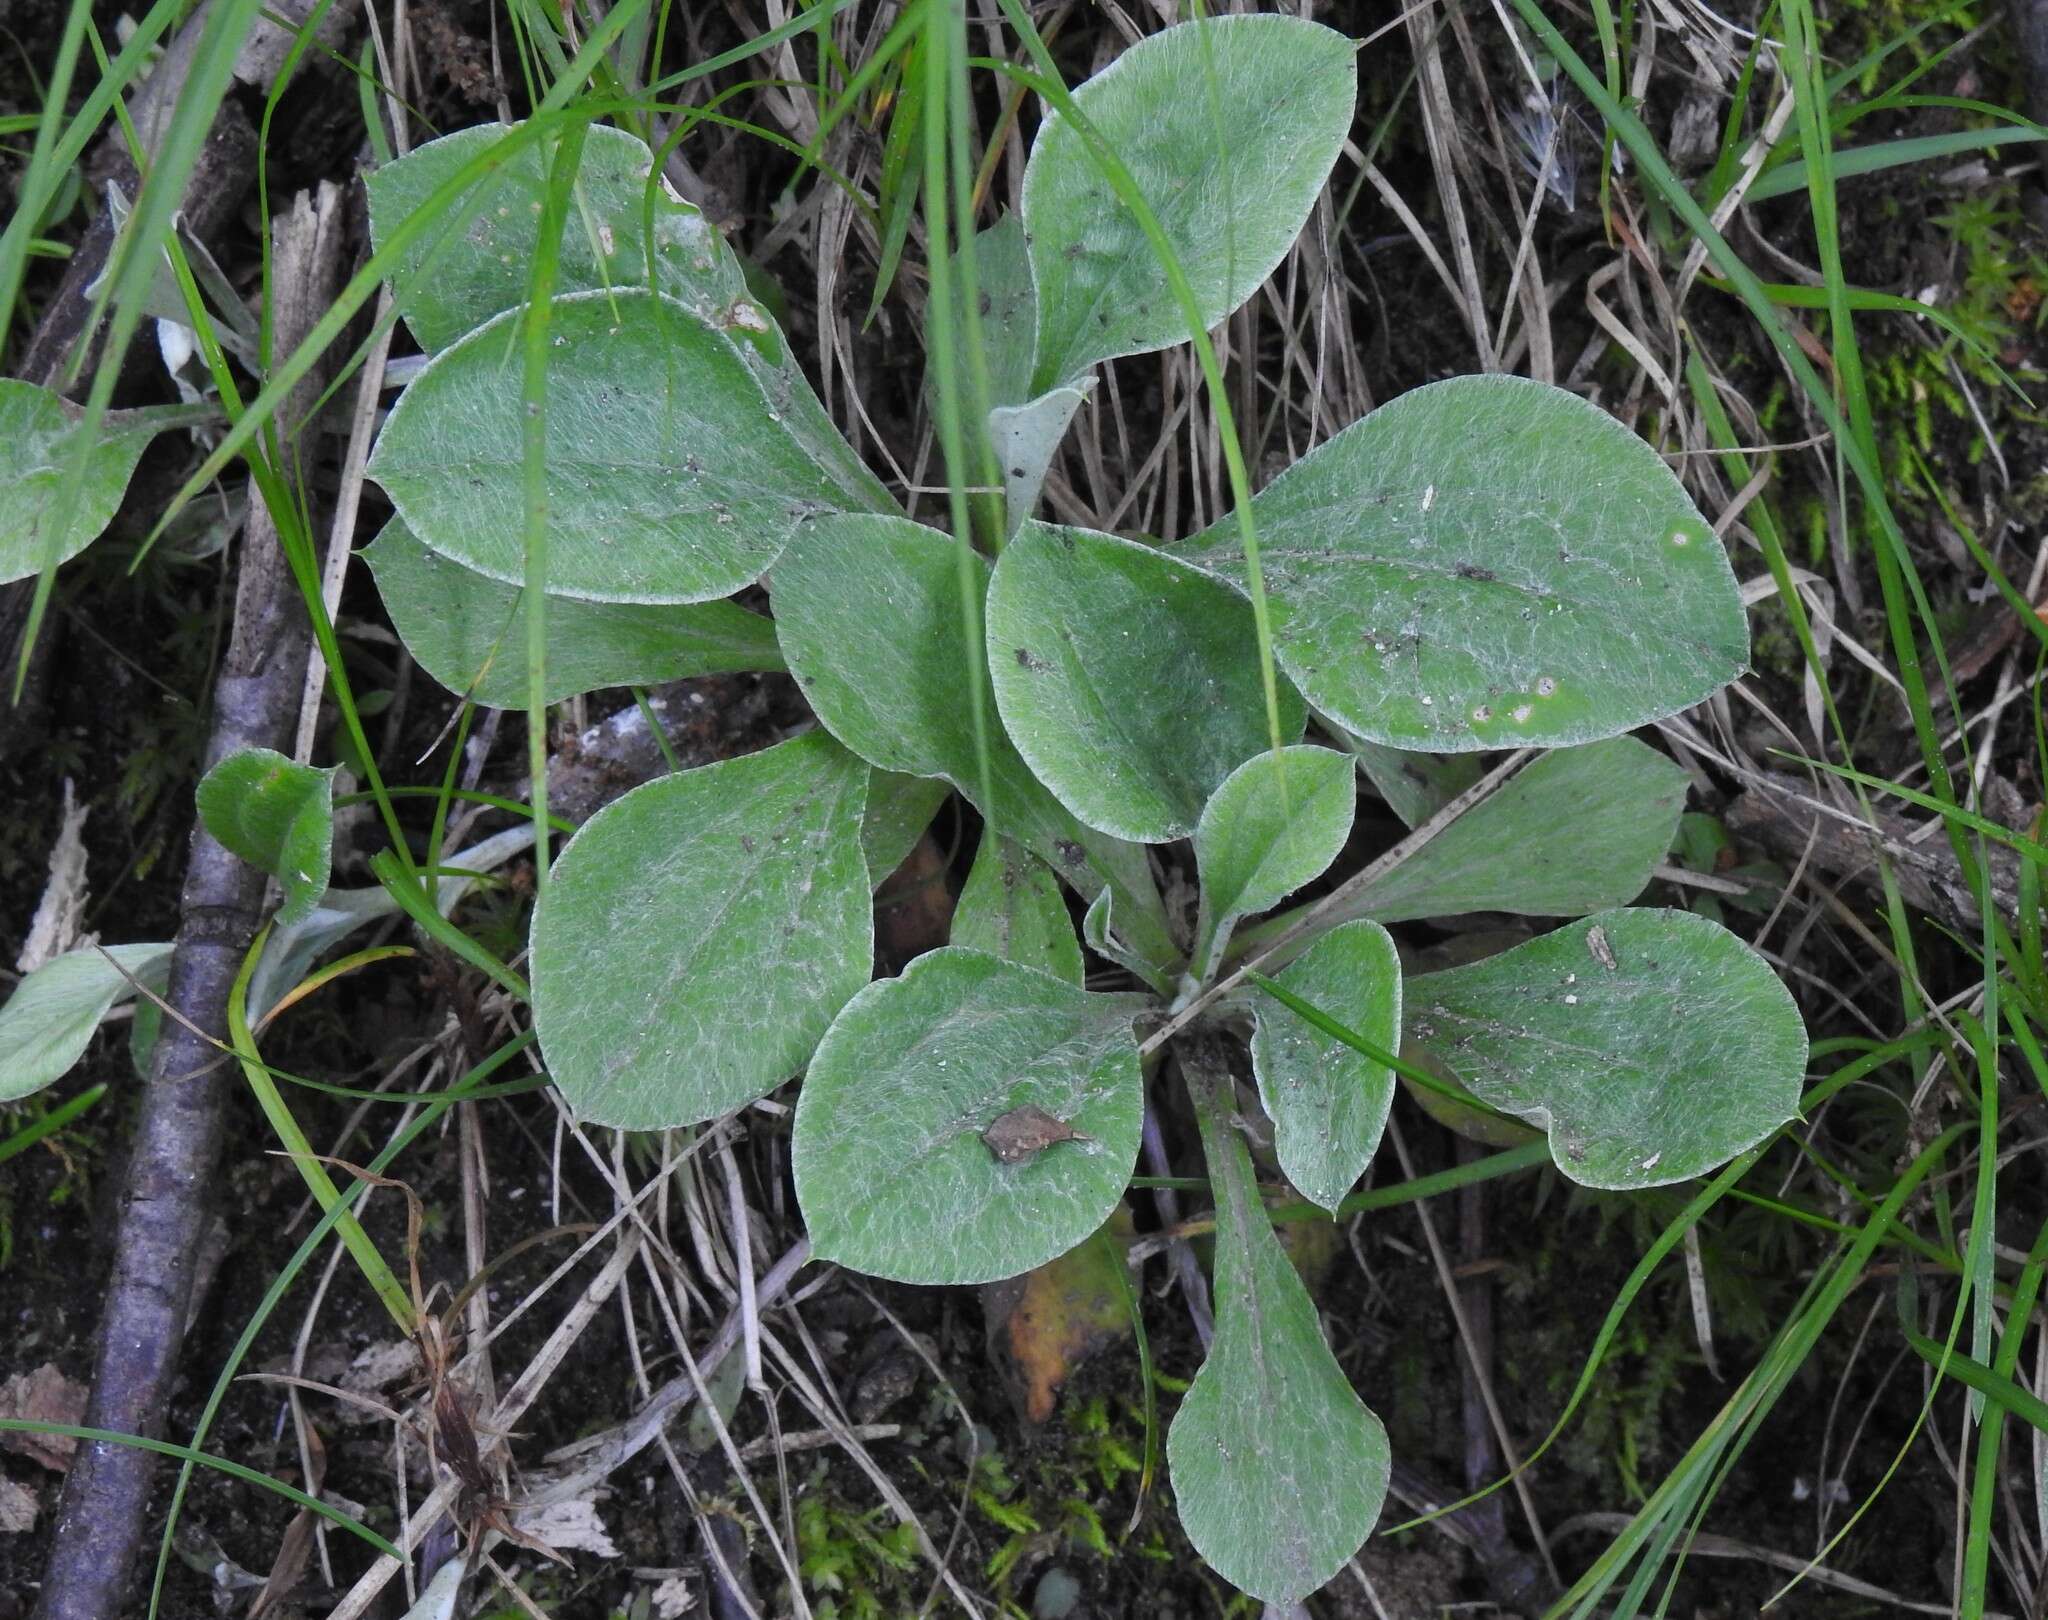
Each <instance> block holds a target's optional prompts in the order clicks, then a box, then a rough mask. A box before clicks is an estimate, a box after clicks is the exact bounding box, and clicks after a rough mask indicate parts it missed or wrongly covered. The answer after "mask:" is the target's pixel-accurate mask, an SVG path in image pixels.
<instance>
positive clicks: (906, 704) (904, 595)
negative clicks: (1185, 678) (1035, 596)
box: [768, 514, 1172, 955]
mask: <svg viewBox="0 0 2048 1620" xmlns="http://www.w3.org/2000/svg"><path fill="white" fill-rule="evenodd" d="M974 567H975V571H976V574H977V577H978V578H979V579H980V580H981V581H982V587H983V589H984V590H986V588H987V579H988V564H987V563H986V562H984V561H983V560H982V559H980V558H979V557H976V558H975V559H974ZM768 586H769V590H770V593H771V594H772V596H773V598H774V602H775V628H776V633H777V634H778V635H779V636H780V637H781V639H782V651H783V656H784V657H785V658H787V659H788V660H789V667H790V670H791V671H792V672H793V673H794V674H795V676H796V679H797V684H798V685H799V686H800V687H802V688H803V692H804V696H805V697H807V698H808V699H809V700H810V703H811V707H812V708H813V709H815V710H816V711H817V714H818V718H819V719H820V720H821V721H823V722H824V724H825V727H826V729H827V730H829V731H830V732H831V733H832V734H833V735H834V736H835V737H837V738H838V739H839V740H840V741H841V742H843V743H845V744H846V746H847V747H849V748H851V749H852V750H853V751H854V752H855V753H856V754H859V755H860V756H861V758H863V759H865V760H867V761H868V763H869V764H871V765H874V766H877V767H879V768H880V769H882V770H885V771H900V772H903V773H904V774H906V775H910V776H936V777H943V778H944V779H945V780H946V781H948V782H950V783H952V784H953V786H954V787H956V788H958V789H959V790H960V791H961V792H962V793H963V794H965V795H966V796H967V797H968V799H970V800H971V801H973V803H974V805H975V808H977V809H978V810H980V811H981V812H982V814H983V816H984V817H986V818H987V819H989V820H991V821H993V822H994V823H995V826H996V828H997V830H998V831H999V832H1001V833H1002V834H1003V835H1004V836H1005V837H1009V838H1014V839H1016V840H1017V841H1018V842H1020V843H1022V844H1023V845H1024V846H1025V847H1026V848H1027V849H1029V850H1031V851H1032V852H1033V853H1035V854H1037V855H1039V856H1041V857H1042V858H1044V859H1045V860H1046V861H1047V862H1048V863H1049V864H1050V865H1051V866H1052V868H1053V870H1054V871H1055V872H1057V873H1058V874H1059V875H1060V876H1061V877H1062V878H1063V879H1064V880H1065V881H1066V882H1068V883H1070V884H1072V885H1073V887H1074V888H1076V889H1077V890H1079V891H1080V892H1081V894H1082V895H1084V896H1086V897H1088V898H1091V899H1092V898H1093V897H1094V896H1095V895H1096V894H1098V893H1100V892H1101V890H1102V887H1103V885H1104V884H1105V883H1109V884H1112V885H1114V886H1115V887H1116V888H1117V890H1118V891H1119V892H1120V893H1121V894H1122V895H1123V897H1124V900H1125V904H1124V905H1123V906H1120V907H1119V908H1118V915H1119V922H1125V921H1126V920H1127V922H1128V926H1129V927H1130V929H1131V930H1132V931H1133V932H1134V933H1135V934H1138V935H1140V936H1141V937H1142V939H1143V942H1144V944H1145V948H1146V949H1147V950H1148V951H1149V952H1152V953H1153V954H1163V955H1171V954H1172V947H1171V944H1170V941H1169V939H1168V933H1167V927H1166V921H1165V916H1164V912H1163V910H1162V908H1161V906H1160V902H1159V897H1158V894H1157V891H1156V890H1154V889H1153V888H1152V886H1151V879H1150V876H1149V874H1148V873H1147V872H1146V870H1145V867H1144V856H1143V853H1142V852H1141V851H1137V850H1132V849H1129V848H1126V847H1122V846H1118V845H1117V844H1116V843H1115V841H1114V840H1110V839H1104V838H1103V837H1102V836H1101V835H1100V834H1098V833H1095V832H1093V831H1091V830H1090V829H1088V828H1084V827H1083V826H1082V825H1081V824H1080V823H1079V822H1077V821H1076V820H1075V819H1074V817H1073V816H1072V815H1071V814H1070V813H1069V812H1068V811H1067V809H1066V808H1065V807H1064V806H1063V805H1061V804H1060V802H1059V801H1058V800H1057V799H1055V798H1054V797H1053V796H1052V795H1051V794H1050V793H1049V792H1047V791H1046V789H1045V787H1044V785H1043V784H1042V783H1040V782H1039V780H1038V778H1037V777H1035V776H1033V775H1032V774H1031V768H1030V766H1028V765H1026V764H1025V763H1024V760H1023V758H1022V756H1021V755H1019V754H1018V752H1017V750H1016V748H1015V746H1014V745H1013V744H1012V743H1011V741H1010V739H1009V737H1008V735H1007V734H1006V733H1005V732H1004V730H1003V726H1002V722H1001V721H1000V720H999V719H998V718H997V717H996V713H995V708H994V705H993V704H986V705H985V707H984V708H983V710H982V726H983V734H984V736H985V737H986V738H987V742H988V764H989V780H988V784H987V787H988V792H987V794H984V792H983V784H982V779H981V764H980V759H979V757H978V755H977V752H976V747H975V735H974V719H973V715H972V711H971V709H970V707H969V705H968V703H967V702H966V701H965V699H966V694H967V691H968V684H967V683H968V659H969V657H970V656H972V657H976V658H979V657H981V656H982V649H981V648H979V647H976V648H974V649H972V651H971V653H970V650H969V649H968V647H967V644H966V638H965V634H964V631H963V627H962V624H961V614H960V575H959V557H958V553H957V552H956V551H955V549H954V543H953V539H952V537H951V536H950V535H944V534H941V533H939V531H938V530H936V529H928V528H926V527H924V526H923V525H922V524H918V523H912V522H911V521H910V520H909V519H907V518H891V517H881V516H868V515H864V514H842V515H839V516H834V517H826V518H817V519H814V520H812V521H811V522H810V523H807V524H805V525H804V527H803V529H802V531H801V532H800V533H799V534H798V535H797V537H796V539H795V541H794V542H793V543H792V544H791V545H790V547H789V549H788V551H786V552H785V553H784V554H783V556H782V559H781V560H780V561H779V562H777V563H776V565H775V570H774V573H773V574H772V575H771V576H770V578H769V581H768ZM983 690H984V693H986V690H987V688H986V686H984V689H983Z"/></svg>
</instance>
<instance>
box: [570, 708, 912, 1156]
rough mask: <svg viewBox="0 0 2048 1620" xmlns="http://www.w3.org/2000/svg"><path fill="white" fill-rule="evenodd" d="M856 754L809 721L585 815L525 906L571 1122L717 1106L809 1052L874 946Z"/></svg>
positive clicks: (653, 1124)
mask: <svg viewBox="0 0 2048 1620" xmlns="http://www.w3.org/2000/svg"><path fill="white" fill-rule="evenodd" d="M867 781H868V773H867V770H866V768H865V767H864V766H863V765H862V764H861V763H860V761H858V760H857V759H855V758H854V757H853V756H852V755H851V754H849V753H847V752H846V751H845V750H844V749H843V748H841V747H839V745H838V744H837V743H835V742H833V741H832V739H831V738H830V737H828V736H826V735H825V734H824V733H823V732H818V731H812V732H807V733H805V734H804V735H802V736H799V737H795V738H792V739H791V740H790V741H788V742H785V743H780V744H778V745H776V746H775V747H773V748H769V749H764V750H763V751H762V752H760V753H758V754H748V755H745V756H743V757H742V758H739V759H729V760H723V761H721V762H719V763H718V764H716V765H706V766H704V767H702V768H701V769H698V770H690V771H676V772H673V773H671V774H670V775H668V776H664V777H659V778H657V779H656V780H654V781H652V782H649V783H647V784H645V785H644V786H642V787H637V788H635V789H634V790H633V791H632V792H631V793H628V794H627V795H626V796H625V797H624V798H622V799H619V800H616V801H615V802H613V803H612V804H610V805H607V806H606V807H605V808H604V809H603V810H600V811H599V812H598V813H597V814H596V815H595V816H593V817H591V819H590V820H589V822H587V823H586V824H585V825H584V827H583V829H582V830H581V831H580V832H578V833H577V834H576V836H575V837H574V838H572V839H570V840H569V843H568V846H567V847H566V848H565V849H564V850H563V851H562V853H561V855H560V857H559V858H558V859H557V860H556V862H555V866H554V871H553V874H552V876H553V881H552V882H551V883H550V884H549V885H548V888H547V892H546V893H545V894H544V895H543V896H542V898H541V900H540V903H539V904H538V905H537V906H536V907H535V909H534V917H533V1016H534V1026H535V1028H536V1029H537V1030H538V1031H539V1034H540V1044H541V1050H542V1052H543V1053H544V1054H545V1055H546V1058H547V1064H548V1071H549V1073H551V1074H552V1075H553V1076H554V1079H555V1084H556V1085H558V1086H559V1087H561V1090H562V1094H563V1096H564V1097H566V1098H567V1099H568V1100H569V1103H570V1104H571V1106H572V1107H574V1108H575V1110H576V1112H577V1115H578V1116H579V1117H580V1118H583V1119H587V1120H594V1121H596V1122H597V1123H598V1124H601V1125H617V1126H621V1127H624V1128H626V1129H629V1130H659V1129H663V1128H665V1127H668V1126H674V1125H689V1124H694V1123H696V1122H697V1121H699V1120H706V1119H715V1118H717V1117H718V1116H719V1115H720V1114H724V1113H728V1112H730V1111H731V1110H733V1109H735V1108H740V1107H743V1106H745V1105H746V1104H747V1103H750V1102H752V1101H753V1100H754V1099H755V1098H756V1097H759V1096H762V1095H764V1094H765V1093H767V1092H769V1091H771V1090H773V1089H774V1088H775V1087H776V1086H778V1085H780V1084H781V1083H782V1082H783V1081H784V1080H787V1079H788V1078H789V1077H790V1076H791V1075H792V1074H794V1073H796V1071H797V1070H798V1069H799V1068H801V1067H802V1066H803V1063H804V1060H805V1059H806V1058H808V1057H809V1056H810V1053H811V1049H812V1048H813V1047H814V1046H815V1045H816V1044H817V1041H818V1037H819V1036H820V1035H822V1034H823V1033H824V1032H825V1029H826V1027H827V1026H828V1025H829V1024H830V1023H831V1022H832V1018H833V1016H834V1015H835V1014H836V1013H837V1012H838V1011H839V1009H840V1008H841V1007H842V1006H844V1005H845V1004H846V1000H847V998H848V997H849V996H851V995H852V994H853V993H854V992H855V991H856V990H858V989H859V988H860V987H861V986H862V985H863V984H865V983H866V982H867V978H868V974H869V972H870V970H871V968H872V965H873V961H874V934H873V917H872V912H871V910H870V907H869V899H868V897H869V892H870V889H869V883H868V871H867V862H866V860H865V859H863V858H862V855H861V842H860V833H861V811H862V806H863V803H864V801H865V799H866V797H867Z"/></svg>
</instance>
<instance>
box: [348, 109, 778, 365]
mask: <svg viewBox="0 0 2048 1620" xmlns="http://www.w3.org/2000/svg"><path fill="white" fill-rule="evenodd" d="M516 127H517V126H515V125H508V124H477V125H474V126H473V127H471V128H469V129H464V130H459V131H457V132H456V133H455V134H453V135H446V136H443V137H442V138H441V139H440V140H437V141H429V142H427V144H426V145H424V146H421V147H417V148H415V149H414V150H413V151H411V152H409V153H407V154H406V155H405V156H404V157H401V158H399V159H397V160H396V161H395V162H391V163H386V164H384V165H382V166H381V167H379V168H377V169H374V170H372V171H371V172H370V173H369V175H368V176H367V177H366V179H365V181H364V186H365V189H366V190H367V191H368V193H369V199H370V240H371V242H372V244H373V245H375V246H377V247H380V248H381V247H382V246H383V245H384V244H385V242H386V241H388V240H389V239H390V237H391V234H392V233H393V231H395V230H396V229H397V227H398V226H400V225H401V224H403V223H404V222H405V221H406V220H408V219H410V218H411V217H412V216H413V215H414V214H416V213H418V212H419V211H420V210H421V209H422V208H424V207H425V206H427V204H428V202H429V201H430V200H431V199H432V197H433V194H434V193H435V192H436V191H438V190H439V189H440V188H441V187H442V186H443V185H446V184H447V183H448V182H449V181H450V180H452V179H454V178H455V176H456V174H457V173H458V172H459V171H460V170H462V169H463V168H465V167H467V166H468V165H469V164H470V163H472V162H474V161H476V159H477V158H479V157H481V156H482V155H483V154H484V153H485V152H487V151H489V150H490V149H491V148H493V147H495V146H501V145H503V144H504V142H505V138H506V137H507V136H508V135H510V134H512V133H513V131H514V129H515V128H516ZM545 147H546V142H544V141H543V142H532V143H528V144H527V145H525V146H522V147H520V148H519V149H518V150H517V151H515V152H513V153H512V154H511V156H509V157H506V158H502V159H500V160H499V161H498V163H497V164H496V165H495V166H494V167H493V168H492V169H491V171H490V172H489V173H488V174H486V175H485V176H483V177H482V178H481V179H479V180H478V181H477V182H476V184H475V185H474V186H472V187H471V188H469V189H468V190H467V191H465V192H464V193H463V194H462V195H461V196H460V197H459V198H458V199H457V200H456V202H455V203H454V204H453V205H452V207H451V208H450V210H449V214H448V218H449V219H450V221H453V220H454V219H455V218H456V217H457V215H458V214H459V212H460V211H461V210H462V208H463V207H464V206H465V205H466V204H468V203H470V202H472V201H474V200H476V196H477V193H478V192H479V191H482V192H483V193H484V197H485V202H484V206H483V208H482V209H481V210H480V211H479V212H478V213H477V214H476V215H475V217H474V218H473V219H471V220H470V221H469V223H468V224H467V225H466V226H464V227H462V229H461V230H460V231H459V233H458V234H457V236H456V239H455V240H453V241H449V242H446V243H443V242H441V241H440V240H439V236H440V232H439V231H438V230H437V229H434V228H432V227H430V228H429V229H428V230H426V231H425V232H423V233H422V234H421V235H419V236H417V237H415V238H414V239H413V241H412V243H411V244H410V245H409V246H408V247H407V248H406V249H405V250H404V251H403V252H402V253H401V254H400V255H399V261H398V268H397V270H396V272H395V273H394V275H393V278H392V279H393V280H394V281H395V282H397V283H398V284H399V285H400V286H406V285H407V284H408V283H410V292H409V295H408V297H407V299H406V304H405V324H406V325H407V326H408V327H410V328H411V329H412V334H413V336H414V337H416V338H418V339H419V342H420V347H421V348H423V349H425V350H426V351H427V352H428V353H429V354H434V353H437V352H438V351H440V350H442V349H445V348H447V347H448V346H449V345H450V344H451V343H454V342H455V341H456V340H457V339H458V338H460V337H461V336H463V334H464V333H466V332H470V331H474V330H475V329H476V328H477V327H479V326H482V325H483V324H484V322H486V321H488V320H489V319H490V318H491V317H492V316H494V315H499V314H502V313H503V312H504V311H506V310H508V309H513V308H516V307H517V306H519V305H521V304H524V303H525V302H526V298H527V290H528V287H529V285H530V284H531V281H532V277H533V256H534V254H535V253H536V252H537V251H538V249H539V245H540V221H541V217H542V212H543V208H544V205H545V202H546V198H547V167H548V154H547V152H546V150H545ZM650 191H651V195H650ZM650 203H651V204H652V212H653V218H654V235H653V241H654V266H653V268H654V277H655V280H654V285H655V286H656V287H657V288H659V289H660V290H661V291H663V292H666V293H669V294H670V295H672V296H673V297H676V298H679V299H681V300H683V302H685V303H688V304H692V305H694V306H697V307H699V308H700V309H701V311H702V312H703V313H704V314H705V315H706V317H707V318H708V317H709V316H710V315H711V314H712V312H713V311H715V310H716V309H718V308H719V307H720V306H727V307H729V306H730V305H731V303H732V301H733V300H734V299H737V298H744V297H745V296H746V290H747V289H746V283H745V281H744V280H743V278H742V277H741V275H740V267H739V262H738V261H737V260H736V259H735V258H734V257H733V255H732V251H731V250H730V249H729V248H728V247H726V245H725V242H724V239H723V238H721V237H720V236H719V234H718V232H717V231H716V230H715V229H713V227H712V225H711V222H710V221H709V220H707V219H706V218H705V217H704V216H703V214H702V213H701V212H700V211H699V210H697V209H696V208H694V207H692V206H691V205H690V204H689V203H686V202H684V201H683V200H682V199H681V198H679V197H677V196H676V195H675V193H674V192H673V191H672V190H670V189H669V185H668V182H667V180H666V179H655V178H654V175H653V159H652V154H650V153H649V151H648V150H647V145H646V143H645V142H644V141H641V140H639V139H638V138H637V137H635V136H632V135H629V134H627V133H626V132H625V131H624V130H621V129H612V128H610V127H608V126H606V125H603V124H593V125H592V126H591V127H590V129H589V130H588V131H587V132H586V134H585V136H584V141H583V159H582V164H581V166H580V167H579V169H578V170H577V175H576V199H575V206H573V207H571V208H570V210H569V212H568V218H567V219H566V220H565V221H564V224H563V229H562V242H561V259H560V261H559V264H558V266H557V269H556V286H557V288H558V289H559V290H561V291H563V292H581V291H586V290H589V289H593V288H604V287H611V288H620V287H636V286H637V287H644V286H646V285H647V284H648V268H649V267H648V262H647V242H648V237H647V232H646V230H645V229H644V226H643V221H644V219H645V217H646V214H645V212H644V210H645V209H646V207H647V205H648V204H650ZM422 271H424V272H425V273H424V274H422V273H421V272H422ZM415 277H417V278H418V279H417V280H415V279H414V278H415Z"/></svg>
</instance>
